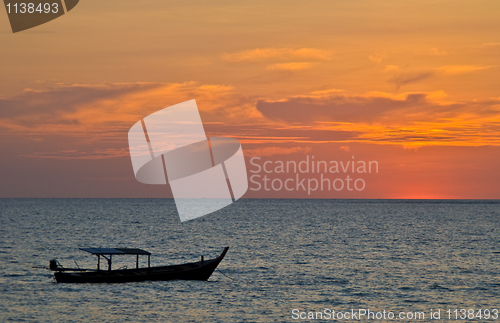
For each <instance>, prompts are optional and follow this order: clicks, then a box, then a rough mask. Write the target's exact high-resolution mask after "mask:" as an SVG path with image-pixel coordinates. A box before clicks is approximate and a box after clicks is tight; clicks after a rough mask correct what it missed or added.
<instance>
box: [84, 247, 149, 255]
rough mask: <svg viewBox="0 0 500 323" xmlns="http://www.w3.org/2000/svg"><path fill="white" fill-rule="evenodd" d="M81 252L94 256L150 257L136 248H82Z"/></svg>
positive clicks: (147, 253)
mask: <svg viewBox="0 0 500 323" xmlns="http://www.w3.org/2000/svg"><path fill="white" fill-rule="evenodd" d="M80 250H83V251H87V252H90V253H91V254H93V255H150V254H151V253H150V252H147V251H145V250H142V249H135V248H80Z"/></svg>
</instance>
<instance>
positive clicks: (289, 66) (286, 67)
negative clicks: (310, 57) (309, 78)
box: [267, 62, 313, 71]
mask: <svg viewBox="0 0 500 323" xmlns="http://www.w3.org/2000/svg"><path fill="white" fill-rule="evenodd" d="M312 65H313V64H312V63H310V62H293V63H281V64H272V65H268V66H267V69H268V70H278V71H298V70H304V69H308V68H311V66H312Z"/></svg>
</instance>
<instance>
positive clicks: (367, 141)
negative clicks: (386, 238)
mask: <svg viewBox="0 0 500 323" xmlns="http://www.w3.org/2000/svg"><path fill="white" fill-rule="evenodd" d="M499 14H500V3H499V2H498V1H495V0H492V1H474V2H471V1H436V0H433V1H418V2H408V1H330V0H327V1H313V2H311V1H288V0H287V1H251V2H234V1H191V2H188V3H187V2H185V1H168V2H167V1H160V0H155V1H132V0H120V1H118V0H115V1H97V0H85V1H81V2H80V3H79V5H78V6H77V7H75V9H73V10H72V11H71V12H69V13H68V14H66V15H64V16H62V17H60V18H58V19H56V20H54V21H51V22H49V23H47V24H44V25H42V26H39V27H36V28H33V29H30V30H26V31H23V32H19V33H16V34H12V32H11V30H10V26H9V24H8V19H7V14H6V12H5V11H2V10H0V42H1V44H2V45H1V47H0V144H1V147H2V149H3V150H2V155H1V156H0V174H1V175H0V178H1V181H0V197H164V196H168V194H169V193H168V188H165V187H159V186H148V185H143V184H140V183H138V182H136V181H135V179H134V177H133V173H132V167H131V164H130V158H129V157H128V150H127V149H128V145H127V131H128V129H129V128H130V126H131V125H133V124H134V123H135V122H136V121H137V120H139V119H140V118H142V117H144V116H146V115H148V114H150V113H152V112H154V111H157V110H159V109H161V108H164V107H166V106H169V105H173V104H176V103H179V102H183V101H186V100H190V99H196V101H197V104H198V107H199V109H200V110H201V116H202V120H203V121H204V123H205V129H206V131H207V134H208V135H218V136H229V137H234V138H238V139H239V140H240V141H241V142H242V144H243V149H244V153H245V156H247V159H248V158H251V157H253V156H261V158H262V160H272V161H276V160H295V161H297V162H298V161H301V160H303V159H305V158H306V156H308V155H309V156H315V158H316V159H317V160H327V161H331V160H337V161H341V160H343V161H348V160H351V159H352V156H355V159H356V160H367V161H368V160H376V161H378V163H379V165H380V167H379V173H378V174H370V175H366V176H364V179H365V181H366V188H365V189H364V190H363V191H354V192H348V191H341V192H333V191H323V192H315V193H314V194H312V195H310V196H306V195H304V194H302V193H301V192H292V193H290V192H284V191H280V192H264V191H249V192H248V193H247V195H245V196H246V197H294V198H295V197H313V198H489V199H497V198H500V184H498V183H500V171H499V168H498V166H497V165H498V161H499V160H500V147H499V146H500V91H499V87H498V84H500V62H499V58H500V20H499V19H498V17H499ZM247 161H248V160H247ZM247 167H248V168H249V169H250V168H251V167H250V164H247Z"/></svg>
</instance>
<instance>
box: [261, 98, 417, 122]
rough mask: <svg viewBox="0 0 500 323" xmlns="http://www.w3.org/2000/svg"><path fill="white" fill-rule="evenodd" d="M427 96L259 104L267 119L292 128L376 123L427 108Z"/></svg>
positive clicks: (301, 100)
mask: <svg viewBox="0 0 500 323" xmlns="http://www.w3.org/2000/svg"><path fill="white" fill-rule="evenodd" d="M425 98H426V94H424V93H413V94H407V95H406V96H405V97H404V98H403V99H394V98H390V97H384V96H347V95H338V94H337V95H330V96H324V97H318V98H317V97H309V96H302V97H294V98H289V99H286V100H280V101H265V100H261V101H259V102H257V110H258V111H260V112H261V113H262V114H263V115H264V116H266V117H268V118H270V119H272V120H279V121H284V122H287V123H290V124H293V123H299V124H304V123H306V124H313V123H317V122H329V121H337V122H376V121H377V120H378V119H380V118H381V117H383V116H385V115H386V113H387V112H389V111H393V110H400V109H405V108H409V107H412V106H416V105H421V104H424V102H425Z"/></svg>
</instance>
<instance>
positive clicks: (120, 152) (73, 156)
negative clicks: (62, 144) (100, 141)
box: [23, 148, 129, 160]
mask: <svg viewBox="0 0 500 323" xmlns="http://www.w3.org/2000/svg"><path fill="white" fill-rule="evenodd" d="M23 156H24V157H28V158H38V159H58V160H82V159H86V160H96V159H108V158H117V157H125V156H126V157H128V156H129V151H128V149H126V148H121V149H116V148H107V149H94V150H92V151H82V150H77V149H71V150H59V151H52V152H34V153H31V154H26V155H23Z"/></svg>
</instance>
